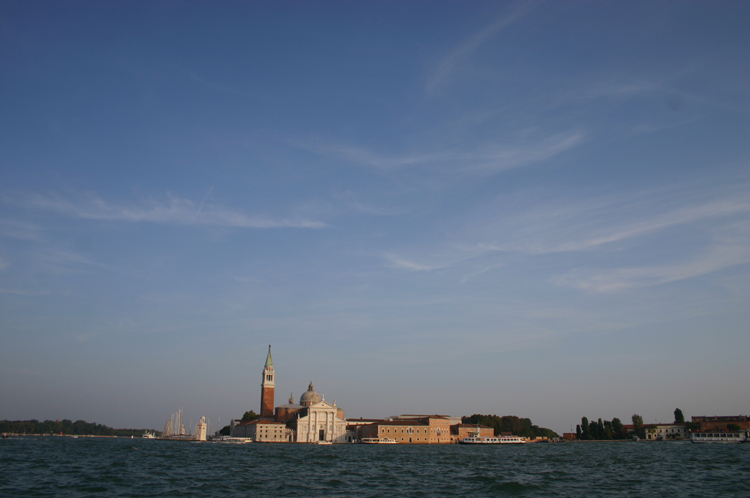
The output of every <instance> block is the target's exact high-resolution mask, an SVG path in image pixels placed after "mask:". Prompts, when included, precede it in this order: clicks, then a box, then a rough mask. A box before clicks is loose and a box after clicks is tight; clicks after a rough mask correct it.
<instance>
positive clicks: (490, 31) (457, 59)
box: [427, 2, 534, 93]
mask: <svg viewBox="0 0 750 498" xmlns="http://www.w3.org/2000/svg"><path fill="white" fill-rule="evenodd" d="M533 7H534V4H533V3H532V2H522V3H521V4H520V5H518V6H517V7H516V8H515V9H513V10H512V11H511V12H510V13H508V14H506V15H504V16H502V17H500V18H499V19H497V20H496V21H494V22H493V23H492V24H490V25H488V26H485V27H484V28H482V29H480V30H479V31H477V32H476V33H474V34H473V35H471V36H470V37H468V38H467V39H466V40H464V41H463V42H462V43H460V44H459V45H457V46H456V47H454V48H453V49H451V50H450V51H449V52H448V53H447V54H446V55H445V57H443V58H442V59H441V60H440V62H438V64H437V66H436V68H435V70H434V72H433V73H432V75H431V76H430V77H429V79H428V81H427V92H428V93H432V92H434V91H435V90H436V89H437V88H438V87H439V85H440V84H441V83H442V82H444V81H445V80H446V79H447V78H448V77H449V76H450V75H452V74H453V73H455V72H456V70H457V68H458V67H459V66H460V65H461V64H462V63H463V62H464V61H465V60H466V59H467V58H469V57H470V56H471V54H473V53H474V52H475V51H476V50H477V49H478V48H479V47H481V46H482V45H483V44H484V43H486V42H487V41H488V40H490V39H491V38H492V37H493V36H495V35H497V34H498V33H500V32H501V31H502V30H504V29H505V28H507V27H508V26H510V25H511V24H513V23H514V22H516V21H518V20H519V19H521V18H522V17H524V16H525V15H527V14H528V13H529V12H530V11H531V10H532V9H533Z"/></svg>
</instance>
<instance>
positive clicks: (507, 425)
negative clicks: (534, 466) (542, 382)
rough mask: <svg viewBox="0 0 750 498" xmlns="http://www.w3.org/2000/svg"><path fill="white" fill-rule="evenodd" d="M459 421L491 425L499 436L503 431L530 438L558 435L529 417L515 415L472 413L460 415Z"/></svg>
mask: <svg viewBox="0 0 750 498" xmlns="http://www.w3.org/2000/svg"><path fill="white" fill-rule="evenodd" d="M461 422H462V423H464V424H471V425H476V424H480V425H484V426H487V427H492V428H493V429H494V430H495V435H496V436H499V435H500V434H501V433H503V432H509V433H513V434H514V435H516V436H523V437H528V438H531V439H534V438H537V437H548V438H554V437H559V436H558V435H557V433H556V432H555V431H553V430H551V429H546V428H544V427H539V426H537V425H534V424H532V423H531V420H530V419H528V418H519V417H516V416H515V415H506V416H504V417H498V416H497V415H478V414H474V415H472V416H471V417H461Z"/></svg>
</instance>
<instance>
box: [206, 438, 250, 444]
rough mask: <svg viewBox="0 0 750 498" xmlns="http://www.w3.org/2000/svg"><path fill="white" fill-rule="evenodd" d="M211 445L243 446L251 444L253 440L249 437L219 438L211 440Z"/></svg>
mask: <svg viewBox="0 0 750 498" xmlns="http://www.w3.org/2000/svg"><path fill="white" fill-rule="evenodd" d="M211 442H212V443H222V444H245V443H252V442H253V438H251V437H232V436H221V437H218V438H214V439H212V440H211Z"/></svg>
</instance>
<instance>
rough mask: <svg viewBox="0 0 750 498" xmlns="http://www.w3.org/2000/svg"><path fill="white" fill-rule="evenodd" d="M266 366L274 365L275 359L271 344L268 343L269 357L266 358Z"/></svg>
mask: <svg viewBox="0 0 750 498" xmlns="http://www.w3.org/2000/svg"><path fill="white" fill-rule="evenodd" d="M266 366H267V367H272V366H273V359H272V358H271V345H270V344H269V345H268V357H267V358H266Z"/></svg>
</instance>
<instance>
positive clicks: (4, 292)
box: [0, 288, 50, 296]
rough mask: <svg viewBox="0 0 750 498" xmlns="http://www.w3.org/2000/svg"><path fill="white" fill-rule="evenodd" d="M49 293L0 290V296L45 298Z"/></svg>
mask: <svg viewBox="0 0 750 498" xmlns="http://www.w3.org/2000/svg"><path fill="white" fill-rule="evenodd" d="M49 293H50V291H46V290H45V291H27V290H23V289H3V288H0V294H13V295H16V296H46V295H47V294H49Z"/></svg>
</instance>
